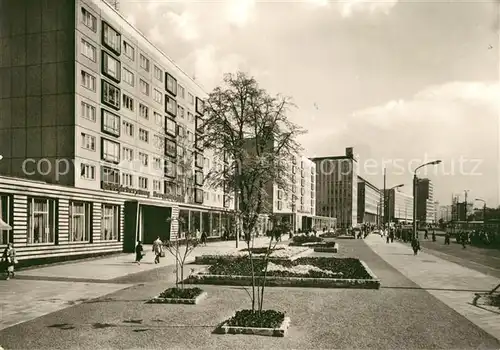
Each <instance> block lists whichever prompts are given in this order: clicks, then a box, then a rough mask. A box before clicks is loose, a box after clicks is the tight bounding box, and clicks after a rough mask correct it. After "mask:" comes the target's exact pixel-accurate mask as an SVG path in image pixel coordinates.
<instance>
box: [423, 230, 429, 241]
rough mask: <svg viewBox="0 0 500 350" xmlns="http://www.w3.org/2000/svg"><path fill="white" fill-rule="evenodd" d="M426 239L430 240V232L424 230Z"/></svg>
mask: <svg viewBox="0 0 500 350" xmlns="http://www.w3.org/2000/svg"><path fill="white" fill-rule="evenodd" d="M424 239H429V231H427V229H425V230H424Z"/></svg>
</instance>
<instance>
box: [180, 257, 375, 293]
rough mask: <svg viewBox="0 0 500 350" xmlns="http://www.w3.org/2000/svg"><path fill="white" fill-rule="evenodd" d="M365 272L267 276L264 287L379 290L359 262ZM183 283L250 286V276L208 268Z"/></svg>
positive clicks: (260, 279) (364, 265) (257, 278)
mask: <svg viewBox="0 0 500 350" xmlns="http://www.w3.org/2000/svg"><path fill="white" fill-rule="evenodd" d="M360 263H361V264H362V265H363V268H364V269H365V271H366V272H367V273H368V274H369V275H370V277H371V278H370V279H353V278H316V277H281V276H267V277H266V286H268V287H308V288H356V289H379V288H380V280H379V279H378V278H377V276H375V274H374V273H373V272H372V271H371V270H370V268H369V267H368V266H367V265H366V264H365V262H364V261H362V260H360ZM255 281H256V283H260V282H261V281H262V277H261V276H256V277H255ZM185 283H189V284H211V285H230V286H251V285H252V277H251V276H237V275H212V274H209V273H208V268H206V269H203V270H202V271H201V272H199V273H197V274H195V275H191V276H190V277H188V279H186V281H185Z"/></svg>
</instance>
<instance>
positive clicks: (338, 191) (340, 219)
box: [312, 147, 358, 228]
mask: <svg viewBox="0 0 500 350" xmlns="http://www.w3.org/2000/svg"><path fill="white" fill-rule="evenodd" d="M312 160H313V161H314V163H315V164H316V213H317V215H319V216H326V217H335V218H336V219H337V226H338V227H343V228H347V227H352V226H356V225H357V222H358V212H357V209H358V198H357V197H358V161H357V159H356V158H355V157H354V150H353V148H352V147H348V148H346V153H345V155H343V156H329V157H318V158H312Z"/></svg>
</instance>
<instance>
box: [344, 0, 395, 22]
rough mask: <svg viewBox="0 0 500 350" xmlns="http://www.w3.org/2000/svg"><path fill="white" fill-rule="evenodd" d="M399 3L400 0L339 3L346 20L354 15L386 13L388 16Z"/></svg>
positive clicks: (362, 0)
mask: <svg viewBox="0 0 500 350" xmlns="http://www.w3.org/2000/svg"><path fill="white" fill-rule="evenodd" d="M397 3H398V0H343V1H341V2H340V3H339V9H340V14H341V16H342V17H344V18H349V17H351V16H352V15H353V14H354V13H362V12H369V13H384V14H386V15H388V14H389V12H390V11H391V10H392V8H393V7H394V6H396V4H397Z"/></svg>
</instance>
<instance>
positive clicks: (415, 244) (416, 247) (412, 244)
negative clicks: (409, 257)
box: [411, 238, 420, 255]
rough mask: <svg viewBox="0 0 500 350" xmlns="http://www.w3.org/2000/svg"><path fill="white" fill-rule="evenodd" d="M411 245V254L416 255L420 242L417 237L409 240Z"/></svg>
mask: <svg viewBox="0 0 500 350" xmlns="http://www.w3.org/2000/svg"><path fill="white" fill-rule="evenodd" d="M411 247H412V249H413V255H417V254H418V251H419V250H420V242H419V241H418V239H417V238H414V239H413V241H412V242H411Z"/></svg>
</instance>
